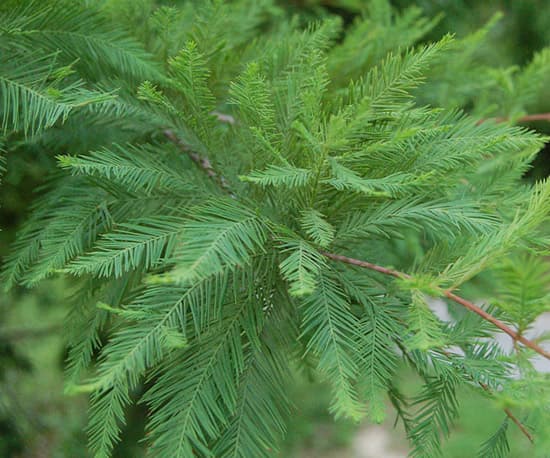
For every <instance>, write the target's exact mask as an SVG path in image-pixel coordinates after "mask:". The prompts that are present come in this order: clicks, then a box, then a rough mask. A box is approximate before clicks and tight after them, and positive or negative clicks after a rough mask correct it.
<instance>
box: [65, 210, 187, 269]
mask: <svg viewBox="0 0 550 458" xmlns="http://www.w3.org/2000/svg"><path fill="white" fill-rule="evenodd" d="M183 226H184V221H183V220H182V219H181V218H179V217H174V216H156V217H153V216H150V217H147V218H143V219H137V220H134V221H131V222H128V223H121V224H119V225H118V227H117V229H116V230H114V231H112V232H109V233H107V234H104V235H103V236H102V237H101V238H100V239H99V241H98V242H97V243H96V244H95V246H94V247H93V249H92V251H90V252H89V253H86V254H84V255H82V256H79V257H78V258H77V259H75V260H74V261H73V262H71V263H70V264H69V266H68V267H67V271H68V272H70V273H73V274H76V275H82V274H85V273H91V274H93V275H95V276H98V277H104V278H107V277H115V278H116V277H120V276H122V275H123V274H124V273H125V272H128V271H130V270H133V269H136V268H138V267H142V268H144V269H150V268H152V267H154V266H155V265H157V263H159V262H160V261H161V260H163V259H166V258H169V257H170V256H171V254H172V253H173V251H174V248H175V244H176V243H177V237H178V235H180V234H181V233H182V231H183Z"/></svg>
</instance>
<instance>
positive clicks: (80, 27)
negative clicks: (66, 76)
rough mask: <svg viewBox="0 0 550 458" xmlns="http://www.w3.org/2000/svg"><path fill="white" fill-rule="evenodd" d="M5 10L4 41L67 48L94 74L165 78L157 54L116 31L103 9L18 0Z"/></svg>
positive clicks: (1, 20)
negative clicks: (6, 31)
mask: <svg viewBox="0 0 550 458" xmlns="http://www.w3.org/2000/svg"><path fill="white" fill-rule="evenodd" d="M12 3H14V4H15V5H16V7H15V8H12V9H11V10H10V9H9V8H7V9H6V10H4V11H2V12H1V13H2V14H1V15H0V24H1V27H2V29H4V28H5V29H7V30H8V33H6V34H4V35H3V39H4V40H8V43H9V44H11V45H12V46H15V47H17V48H23V49H25V50H28V51H34V50H36V49H40V50H43V52H46V53H52V52H57V51H58V50H61V57H62V58H63V60H64V61H66V63H70V62H74V61H76V60H78V61H80V64H79V65H78V67H79V70H80V71H82V72H83V73H86V74H88V75H91V76H93V77H98V76H101V75H102V74H105V73H109V71H113V70H114V71H116V72H119V73H120V74H121V75H127V76H130V77H132V78H135V79H137V80H140V79H145V78H149V79H157V78H160V72H159V69H158V67H157V65H156V64H154V63H153V62H152V60H151V57H150V56H149V55H148V54H147V53H146V52H145V51H143V50H142V49H141V47H140V46H139V45H138V43H137V42H136V41H135V40H133V39H131V38H129V37H128V36H127V35H126V34H124V32H122V31H121V30H120V29H119V30H115V29H113V28H112V27H110V26H109V25H108V22H107V21H106V20H105V19H104V18H103V17H101V15H100V14H99V12H98V11H97V10H94V8H91V7H89V6H88V7H84V6H82V5H81V4H78V3H75V2H71V1H65V0H62V1H58V0H46V1H42V0H40V1H37V0H24V1H22V2H12Z"/></svg>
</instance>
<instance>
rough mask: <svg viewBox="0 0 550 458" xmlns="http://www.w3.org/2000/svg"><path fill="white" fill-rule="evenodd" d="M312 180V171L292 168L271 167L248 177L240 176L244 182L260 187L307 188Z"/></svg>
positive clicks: (256, 171) (253, 172)
mask: <svg viewBox="0 0 550 458" xmlns="http://www.w3.org/2000/svg"><path fill="white" fill-rule="evenodd" d="M311 178H312V175H311V171H310V170H307V169H301V168H297V167H292V166H283V167H281V166H276V165H270V166H269V167H268V168H267V169H265V170H262V171H260V170H254V171H252V172H250V173H249V174H248V175H242V176H240V179H241V180H242V181H246V182H249V183H254V184H258V185H260V186H263V187H265V186H286V187H288V188H297V187H301V186H305V185H306V184H307V183H308V181H309V180H310V179H311Z"/></svg>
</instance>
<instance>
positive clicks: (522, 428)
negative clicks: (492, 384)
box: [479, 382, 535, 443]
mask: <svg viewBox="0 0 550 458" xmlns="http://www.w3.org/2000/svg"><path fill="white" fill-rule="evenodd" d="M479 385H480V386H481V388H483V389H484V390H485V391H486V392H487V393H489V394H490V395H492V394H493V393H492V391H491V389H490V388H489V387H488V386H487V385H486V384H485V383H482V382H479ZM504 413H505V414H506V416H507V417H508V418H509V419H510V420H512V421H513V422H514V423H515V424H516V426H517V427H518V428H519V429H520V431H521V432H522V433H523V435H524V436H525V437H527V439H529V441H530V442H531V443H533V442H534V441H535V440H534V438H533V435H532V434H531V433H530V432H529V430H528V429H527V428H526V427H525V425H524V424H523V423H522V422H521V421H519V420H518V418H517V417H516V416H515V415H514V414H513V413H512V411H511V410H510V409H509V408H508V407H505V408H504Z"/></svg>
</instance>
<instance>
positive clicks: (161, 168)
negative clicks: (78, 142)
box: [57, 145, 192, 195]
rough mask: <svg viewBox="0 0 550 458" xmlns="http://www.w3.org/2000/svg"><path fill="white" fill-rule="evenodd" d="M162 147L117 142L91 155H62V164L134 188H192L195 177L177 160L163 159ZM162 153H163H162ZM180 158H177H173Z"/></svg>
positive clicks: (149, 189)
mask: <svg viewBox="0 0 550 458" xmlns="http://www.w3.org/2000/svg"><path fill="white" fill-rule="evenodd" d="M161 155H162V150H160V148H159V147H158V146H154V145H140V146H134V145H124V146H122V145H113V146H112V147H111V148H109V149H103V150H100V151H94V152H92V153H90V154H89V155H87V156H78V157H75V156H58V157H57V159H58V161H59V165H60V166H61V167H62V168H65V169H68V170H70V171H71V172H72V173H73V174H75V175H89V176H95V177H101V178H105V179H107V180H110V181H114V182H116V183H118V184H120V185H122V186H124V187H125V188H126V189H128V190H130V191H137V192H139V191H143V192H145V193H146V194H147V195H149V194H151V193H152V192H153V191H154V190H160V191H163V192H165V193H167V192H170V193H174V192H178V191H183V192H188V191H189V190H190V189H192V183H190V182H191V177H190V176H186V175H185V174H184V173H182V172H181V171H180V170H178V169H177V168H176V167H174V164H173V163H172V164H167V163H166V162H163V161H162V160H161V159H160V157H162V156H161ZM159 156H160V157H159ZM175 161H176V158H175V157H174V158H173V162H175Z"/></svg>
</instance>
